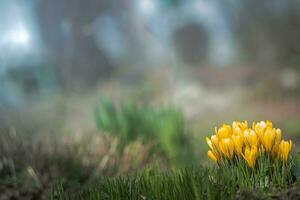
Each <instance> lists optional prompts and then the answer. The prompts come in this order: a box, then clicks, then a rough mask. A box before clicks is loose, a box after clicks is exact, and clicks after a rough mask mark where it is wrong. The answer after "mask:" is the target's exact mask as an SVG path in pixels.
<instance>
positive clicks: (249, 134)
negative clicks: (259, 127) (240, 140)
mask: <svg viewBox="0 0 300 200" xmlns="http://www.w3.org/2000/svg"><path fill="white" fill-rule="evenodd" d="M244 138H245V141H246V142H247V144H248V145H249V146H255V147H257V146H258V138H257V135H256V133H255V131H253V130H252V129H246V130H245V131H244Z"/></svg>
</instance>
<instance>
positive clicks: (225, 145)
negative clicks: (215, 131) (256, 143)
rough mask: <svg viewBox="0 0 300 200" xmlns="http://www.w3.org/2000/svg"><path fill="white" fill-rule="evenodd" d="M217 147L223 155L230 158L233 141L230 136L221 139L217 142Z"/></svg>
mask: <svg viewBox="0 0 300 200" xmlns="http://www.w3.org/2000/svg"><path fill="white" fill-rule="evenodd" d="M219 147H220V150H221V152H222V153H223V155H224V156H226V157H227V158H229V159H232V157H233V152H234V143H233V141H232V139H231V138H225V139H222V140H221V142H220V143H219Z"/></svg>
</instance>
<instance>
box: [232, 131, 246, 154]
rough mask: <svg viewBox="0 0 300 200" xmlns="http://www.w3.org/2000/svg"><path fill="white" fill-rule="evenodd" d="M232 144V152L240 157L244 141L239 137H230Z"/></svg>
mask: <svg viewBox="0 0 300 200" xmlns="http://www.w3.org/2000/svg"><path fill="white" fill-rule="evenodd" d="M231 138H232V140H233V143H234V151H235V153H236V154H237V155H241V154H242V151H243V145H244V139H243V137H242V136H241V135H232V136H231Z"/></svg>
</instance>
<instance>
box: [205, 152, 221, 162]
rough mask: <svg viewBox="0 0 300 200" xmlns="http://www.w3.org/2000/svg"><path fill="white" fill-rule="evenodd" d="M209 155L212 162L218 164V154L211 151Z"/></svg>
mask: <svg viewBox="0 0 300 200" xmlns="http://www.w3.org/2000/svg"><path fill="white" fill-rule="evenodd" d="M207 155H208V157H209V158H210V159H211V160H213V161H215V162H218V160H219V157H218V155H217V154H216V153H214V152H213V151H211V150H209V151H208V152H207Z"/></svg>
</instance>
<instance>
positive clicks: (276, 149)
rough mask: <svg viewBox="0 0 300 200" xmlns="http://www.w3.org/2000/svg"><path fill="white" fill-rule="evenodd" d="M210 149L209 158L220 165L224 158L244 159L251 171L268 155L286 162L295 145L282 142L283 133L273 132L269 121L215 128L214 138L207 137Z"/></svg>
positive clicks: (274, 129) (235, 123) (245, 122)
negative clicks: (258, 159)
mask: <svg viewBox="0 0 300 200" xmlns="http://www.w3.org/2000/svg"><path fill="white" fill-rule="evenodd" d="M206 142H207V144H208V146H209V148H210V150H209V151H208V152H207V155H208V157H209V158H210V159H212V160H213V161H215V162H216V163H219V162H220V161H221V160H222V159H223V158H225V159H227V160H232V159H233V158H237V159H244V160H245V161H246V162H247V164H248V166H249V167H251V168H252V167H254V166H255V163H256V159H257V158H258V156H260V155H267V156H269V157H271V158H273V159H280V160H282V161H283V162H287V160H288V158H289V154H290V152H291V149H292V141H291V140H289V141H285V140H282V132H281V130H280V129H278V128H273V124H272V122H270V121H260V122H253V124H252V127H248V122H247V121H244V122H239V121H234V122H233V123H232V125H231V126H230V125H227V124H223V125H222V126H221V127H219V128H215V134H214V135H212V136H211V137H210V138H208V137H206Z"/></svg>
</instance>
